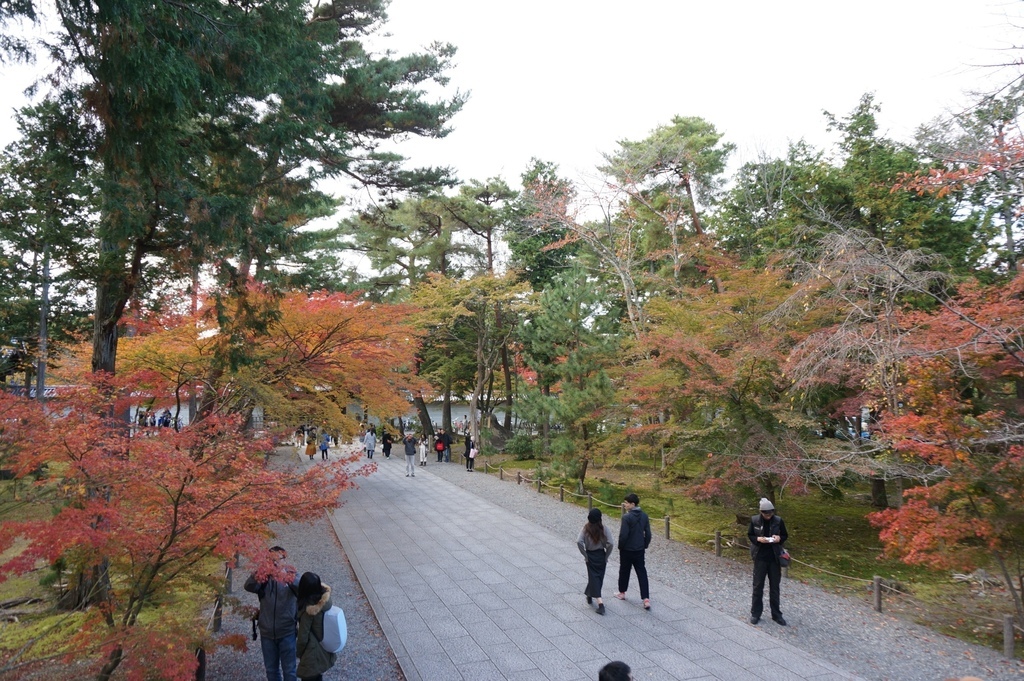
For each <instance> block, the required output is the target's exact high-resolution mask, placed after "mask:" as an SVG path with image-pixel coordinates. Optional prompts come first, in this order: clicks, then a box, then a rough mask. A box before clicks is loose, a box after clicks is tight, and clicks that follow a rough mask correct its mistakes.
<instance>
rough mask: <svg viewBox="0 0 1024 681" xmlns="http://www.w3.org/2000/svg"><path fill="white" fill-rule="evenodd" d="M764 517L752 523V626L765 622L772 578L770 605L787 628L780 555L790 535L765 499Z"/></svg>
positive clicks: (762, 506)
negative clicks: (766, 589) (765, 583)
mask: <svg viewBox="0 0 1024 681" xmlns="http://www.w3.org/2000/svg"><path fill="white" fill-rule="evenodd" d="M759 509H760V513H758V514H757V515H755V516H753V517H752V518H751V519H750V527H748V528H747V539H749V540H750V557H751V558H753V559H754V595H753V598H752V599H751V604H750V623H751V624H757V623H758V622H760V621H761V613H762V612H763V611H764V578H765V577H768V605H769V607H771V611H772V619H773V620H775V622H776V623H777V624H780V625H781V626H786V620H785V619H783V617H782V609H781V608H780V607H779V584H780V582H782V566H781V564H780V563H779V554H781V553H782V545H783V544H784V543H785V542H786V538H787V537H789V534H788V533H787V532H786V523H784V522H783V521H782V518H781V517H779V516H778V515H777V514H776V513H775V505H774V504H773V503H772V502H771V501H769V500H768V499H761V503H760V504H759Z"/></svg>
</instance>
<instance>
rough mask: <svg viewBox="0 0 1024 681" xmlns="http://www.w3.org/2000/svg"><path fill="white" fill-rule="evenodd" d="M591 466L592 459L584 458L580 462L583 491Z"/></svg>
mask: <svg viewBox="0 0 1024 681" xmlns="http://www.w3.org/2000/svg"><path fill="white" fill-rule="evenodd" d="M589 466H590V457H584V458H583V459H582V460H581V461H580V488H581V490H583V488H584V482H585V481H586V480H587V468H588V467H589ZM581 494H583V493H581Z"/></svg>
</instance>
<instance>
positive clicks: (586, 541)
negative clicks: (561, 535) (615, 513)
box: [576, 508, 615, 615]
mask: <svg viewBox="0 0 1024 681" xmlns="http://www.w3.org/2000/svg"><path fill="white" fill-rule="evenodd" d="M576 546H577V547H578V548H579V550H580V553H582V554H583V557H584V558H585V559H586V561H587V588H586V589H585V590H584V591H583V593H584V594H586V596H587V603H588V604H590V603H592V602H593V600H594V599H595V598H596V599H597V614H598V615H603V614H604V601H603V600H601V586H602V585H603V584H604V570H605V568H606V567H607V566H608V556H609V554H611V552H612V549H614V548H615V542H614V540H612V532H611V530H609V529H608V528H607V527H605V525H604V524H603V523H602V522H601V511H600V510H599V509H596V508H592V509H590V513H588V514H587V524H586V525H584V526H583V529H582V530H580V536H579V537H578V538H577V539H576Z"/></svg>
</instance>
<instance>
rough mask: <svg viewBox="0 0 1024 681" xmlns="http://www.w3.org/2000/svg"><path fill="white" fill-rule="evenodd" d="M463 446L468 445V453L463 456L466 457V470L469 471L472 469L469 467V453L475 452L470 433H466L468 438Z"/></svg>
mask: <svg viewBox="0 0 1024 681" xmlns="http://www.w3.org/2000/svg"><path fill="white" fill-rule="evenodd" d="M463 444H465V445H466V451H465V453H464V454H463V455H462V456H464V457H465V459H466V470H467V471H468V470H470V469H471V466H470V465H469V453H470V452H471V451H472V450H473V436H472V435H470V434H469V433H466V438H465V440H464V442H463Z"/></svg>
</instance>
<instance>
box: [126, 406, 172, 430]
mask: <svg viewBox="0 0 1024 681" xmlns="http://www.w3.org/2000/svg"><path fill="white" fill-rule="evenodd" d="M175 420H176V419H174V418H173V417H172V416H171V410H170V409H163V410H160V411H147V410H145V409H140V410H139V412H138V414H136V416H135V422H136V423H137V424H138V425H140V426H149V427H150V428H170V427H171V426H172V425H174V422H175Z"/></svg>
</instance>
